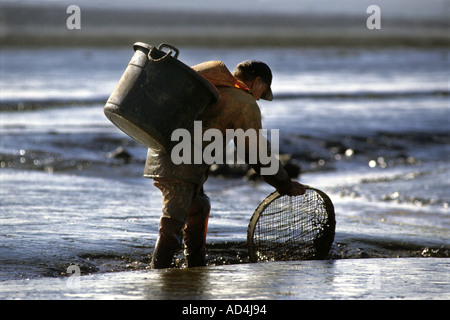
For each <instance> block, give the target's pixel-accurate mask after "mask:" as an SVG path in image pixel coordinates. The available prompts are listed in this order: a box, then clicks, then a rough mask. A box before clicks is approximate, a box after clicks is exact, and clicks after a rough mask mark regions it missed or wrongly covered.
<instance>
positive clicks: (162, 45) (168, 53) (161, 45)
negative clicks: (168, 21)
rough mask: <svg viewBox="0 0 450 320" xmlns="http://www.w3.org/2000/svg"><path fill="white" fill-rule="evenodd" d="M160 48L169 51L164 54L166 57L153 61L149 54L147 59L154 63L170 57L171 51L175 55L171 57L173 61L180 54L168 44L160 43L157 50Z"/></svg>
mask: <svg viewBox="0 0 450 320" xmlns="http://www.w3.org/2000/svg"><path fill="white" fill-rule="evenodd" d="M162 48H169V49H170V50H169V51H168V52H167V53H166V55H165V56H164V57H162V58H159V59H153V58H151V57H150V54H149V56H148V57H149V59H152V60H154V61H159V60H164V59H165V58H167V57H168V56H170V55H171V54H172V50H173V51H175V55H174V56H173V57H174V58H175V59H176V58H178V54H179V53H180V51H179V50H178V49H177V48H175V47H174V46H171V45H170V44H167V43H161V44H160V45H159V46H158V50H161V49H162Z"/></svg>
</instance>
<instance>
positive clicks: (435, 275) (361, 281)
mask: <svg viewBox="0 0 450 320" xmlns="http://www.w3.org/2000/svg"><path fill="white" fill-rule="evenodd" d="M449 266H450V265H449V263H448V259H444V258H435V259H424V258H404V259H356V260H355V259H347V260H329V261H292V262H267V263H258V264H238V265H228V266H215V267H199V268H191V269H167V270H149V271H130V272H116V273H103V274H95V275H90V276H77V275H76V274H74V275H72V276H71V277H69V278H65V279H61V278H41V279H34V280H8V281H4V282H2V286H1V287H0V297H8V298H12V299H42V298H45V299H151V300H157V299H163V300H196V299H199V300H206V299H208V300H223V299H226V300H280V299H282V300H298V299H333V300H335V299H359V300H360V299H399V300H402V299H421V300H423V299H433V300H447V299H449V298H450V295H449V273H448V272H449ZM259 304H264V302H263V301H260V302H259ZM209 305H210V304H209ZM177 306H178V308H176V309H175V310H174V309H173V308H171V309H170V310H168V312H173V314H174V315H179V314H181V312H182V310H183V308H184V307H189V304H188V303H185V304H183V303H178V304H177ZM267 308H270V304H269V305H268V306H267ZM221 309H222V308H218V309H217V312H218V314H219V313H220V312H222V313H224V312H226V309H223V310H222V311H219V310H221Z"/></svg>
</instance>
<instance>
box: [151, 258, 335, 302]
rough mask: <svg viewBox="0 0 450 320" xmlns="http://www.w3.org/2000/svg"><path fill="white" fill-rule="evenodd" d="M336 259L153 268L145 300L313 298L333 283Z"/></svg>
mask: <svg viewBox="0 0 450 320" xmlns="http://www.w3.org/2000/svg"><path fill="white" fill-rule="evenodd" d="M334 264H335V261H334V260H326V261H303V262H297V261H296V262H283V263H277V262H267V263H258V264H241V265H233V266H223V267H199V268H191V269H167V270H152V271H151V272H152V273H153V275H152V276H151V277H150V279H149V281H148V283H147V286H146V290H145V297H146V298H147V299H164V300H170V299H176V300H184V299H242V298H243V297H245V298H246V299H298V297H305V298H313V297H314V292H316V291H317V290H315V289H317V286H320V287H331V286H332V285H333V283H334V282H335V276H336V272H335V268H334Z"/></svg>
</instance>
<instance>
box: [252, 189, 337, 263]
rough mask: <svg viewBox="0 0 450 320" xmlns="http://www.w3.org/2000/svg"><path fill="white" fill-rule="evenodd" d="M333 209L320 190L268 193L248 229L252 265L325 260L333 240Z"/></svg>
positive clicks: (334, 224)
mask: <svg viewBox="0 0 450 320" xmlns="http://www.w3.org/2000/svg"><path fill="white" fill-rule="evenodd" d="M335 228H336V220H335V212H334V206H333V203H332V201H331V199H330V198H329V197H328V195H327V194H325V193H324V192H323V191H321V190H319V189H315V188H312V187H309V186H307V187H306V192H305V194H304V195H300V196H295V197H291V196H286V195H280V194H279V193H278V192H277V191H275V192H273V193H271V194H270V195H269V196H268V197H267V198H266V199H264V200H263V201H262V202H261V203H260V205H259V206H258V207H257V208H256V210H255V212H254V213H253V215H252V218H251V219H250V223H249V225H248V228H247V246H248V253H249V258H250V261H251V262H260V261H292V260H306V259H324V258H326V257H327V256H328V253H329V251H330V249H331V245H332V243H333V241H334V234H335Z"/></svg>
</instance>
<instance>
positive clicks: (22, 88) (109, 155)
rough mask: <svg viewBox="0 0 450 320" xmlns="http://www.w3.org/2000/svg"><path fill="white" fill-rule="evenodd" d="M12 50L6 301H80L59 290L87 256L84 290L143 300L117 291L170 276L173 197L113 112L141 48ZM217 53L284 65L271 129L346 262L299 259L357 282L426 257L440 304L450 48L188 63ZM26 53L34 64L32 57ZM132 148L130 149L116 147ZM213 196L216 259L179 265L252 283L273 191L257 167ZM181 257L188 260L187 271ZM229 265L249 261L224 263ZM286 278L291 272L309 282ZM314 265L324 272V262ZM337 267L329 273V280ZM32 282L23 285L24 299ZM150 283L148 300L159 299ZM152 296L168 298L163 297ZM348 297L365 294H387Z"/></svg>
mask: <svg viewBox="0 0 450 320" xmlns="http://www.w3.org/2000/svg"><path fill="white" fill-rule="evenodd" d="M0 54H1V56H2V61H8V63H3V65H2V77H1V79H0V89H1V90H0V110H1V111H0V134H1V136H0V184H1V185H0V203H1V206H0V212H1V215H0V222H1V223H0V239H1V240H0V266H1V268H0V280H1V281H2V286H1V287H2V289H1V292H2V294H3V296H4V297H6V298H8V297H19V298H20V297H22V298H23V297H26V295H29V297H32V298H38V297H40V296H39V294H38V293H36V292H33V288H36V287H37V286H42V287H41V289H40V290H41V291H42V292H46V293H47V294H48V297H55V298H56V297H58V295H59V297H61V298H63V297H66V298H70V297H73V298H81V297H83V294H80V295H77V294H76V293H75V294H74V295H70V294H69V295H67V296H66V295H65V294H66V293H65V292H64V291H58V290H59V289H58V290H56V291H52V289H51V286H52V285H54V284H56V283H62V282H63V281H65V280H66V279H67V267H68V266H69V265H72V264H76V265H78V266H79V267H80V271H81V274H82V275H88V274H91V276H87V278H84V277H82V278H83V279H86V280H87V279H92V280H95V282H98V285H99V286H100V287H101V289H99V291H89V292H87V293H86V295H85V297H90V298H95V297H96V295H98V296H97V297H98V298H101V297H111V292H115V294H117V295H116V296H114V294H113V296H114V297H122V296H123V297H126V298H128V297H132V294H130V295H128V293H126V294H124V293H123V292H122V291H121V290H122V289H120V288H119V289H117V290H116V291H114V290H115V289H114V287H110V288H107V285H106V283H107V281H108V279H113V278H115V277H117V278H118V279H122V278H123V279H125V280H124V281H125V284H124V286H125V287H127V286H128V284H129V283H132V284H133V283H135V282H137V283H138V284H137V286H140V285H141V284H139V283H140V282H141V281H143V278H146V277H150V279H152V280H151V281H161V279H159V280H155V279H157V278H158V277H159V276H158V275H163V274H165V273H157V272H154V273H146V272H147V271H146V268H147V266H148V261H149V255H150V254H151V252H152V250H153V246H154V243H155V240H156V232H157V226H158V221H159V215H160V206H161V196H160V193H159V191H158V190H157V189H156V188H154V187H153V186H152V184H151V182H152V181H151V180H147V179H144V178H142V171H143V165H144V159H145V155H146V150H145V148H143V147H142V146H140V145H138V144H137V143H135V142H133V141H132V140H131V139H130V138H128V137H127V136H125V135H124V134H123V133H121V132H120V131H119V130H118V129H117V128H115V127H114V126H113V125H112V124H111V123H109V122H108V120H107V119H106V118H105V117H104V115H103V110H102V108H103V104H104V101H106V99H107V97H108V95H109V93H110V92H111V91H112V89H113V88H114V85H115V83H116V82H117V81H118V79H119V77H120V75H121V73H122V72H123V70H124V68H125V67H126V64H127V63H128V61H129V59H130V57H131V54H132V50H131V49H118V50H116V51H115V54H113V55H112V54H110V51H109V50H101V49H55V50H53V49H52V50H50V49H37V50H34V51H33V52H30V51H28V50H14V51H12V50H1V51H0ZM31 57H32V59H31ZM217 57H220V58H221V59H223V60H224V61H225V63H226V64H227V65H228V66H230V67H231V66H233V65H234V64H236V63H237V62H239V61H241V60H244V59H247V58H248V57H254V58H257V59H261V60H264V61H267V63H268V64H269V65H271V67H272V70H273V73H274V75H275V78H274V83H273V91H274V93H275V100H274V101H273V102H270V103H268V102H264V101H260V103H259V104H260V107H261V110H262V115H263V125H264V126H265V127H266V128H276V129H280V138H281V140H280V148H281V151H282V152H283V153H289V154H291V155H292V157H293V159H294V161H295V162H296V163H297V164H299V165H300V166H301V168H302V173H301V174H300V176H299V177H298V178H299V180H300V181H301V182H303V183H305V184H309V185H311V186H314V187H318V188H320V189H323V190H324V191H325V192H327V193H328V194H329V196H330V197H331V199H332V201H333V202H334V204H335V209H336V219H337V227H336V237H335V243H334V245H333V247H332V250H331V252H330V258H331V259H332V260H331V261H322V262H319V261H310V262H298V264H300V265H301V266H304V265H307V264H308V263H311V265H314V266H319V267H317V268H319V269H320V270H322V269H323V270H329V268H331V270H332V271H331V274H332V276H333V275H334V276H336V275H337V278H338V279H340V280H339V281H338V283H342V284H343V283H344V282H345V281H347V280H343V279H347V278H349V275H348V274H345V272H347V271H346V270H347V269H346V268H350V267H352V264H356V265H359V267H358V268H365V267H363V265H361V264H360V263H362V262H358V261H354V260H351V261H349V262H345V261H341V259H351V258H393V257H403V258H405V260H403V259H399V260H379V259H376V260H373V262H371V261H365V262H366V263H369V265H370V264H371V263H374V264H375V265H377V264H380V265H381V266H384V265H383V263H386V266H387V265H389V264H391V263H392V265H391V266H394V265H395V266H397V264H399V265H401V267H402V268H405V269H407V266H408V265H409V266H412V265H414V264H415V263H416V262H417V261H420V263H423V264H420V265H421V267H420V268H423V269H421V270H428V269H429V270H430V272H432V273H433V274H434V276H433V277H435V278H433V279H435V280H433V281H434V282H433V285H432V286H431V287H429V290H431V291H432V292H433V293H429V292H428V293H424V294H423V295H422V293H421V291H417V293H414V292H415V291H414V290H415V289H414V290H412V291H410V292H411V293H409V294H406V293H405V294H404V296H405V297H410V298H418V299H420V298H422V297H425V298H439V297H440V294H439V292H440V293H442V294H445V292H448V291H445V290H443V289H445V287H443V286H442V283H444V284H446V286H447V285H448V277H447V278H446V271H445V270H447V269H446V268H447V264H446V260H445V259H443V260H442V257H448V250H449V246H450V244H449V241H448V239H449V219H448V204H449V201H450V195H449V192H448V190H449V181H450V179H449V161H448V155H449V151H450V149H449V148H450V147H449V146H450V144H449V136H448V127H449V126H448V125H449V120H450V118H449V117H450V115H449V112H448V82H447V80H448V71H447V70H448V55H447V52H446V51H445V50H440V49H432V50H431V49H430V50H425V49H421V50H416V49H395V50H394V49H389V50H376V51H370V50H363V49H342V48H341V49H333V48H324V49H265V50H256V49H252V50H221V49H215V50H206V49H189V48H187V49H181V53H180V59H182V60H183V61H184V62H186V63H187V64H189V65H193V64H196V63H199V62H201V61H205V60H210V59H217ZM23 61H28V62H29V63H28V64H27V65H26V67H25V66H24V65H23V63H22V62H23ZM67 61H71V62H72V63H67ZM17 80H20V81H17ZM119 147H122V148H124V149H125V151H126V152H128V154H129V155H130V157H129V158H127V159H123V158H122V159H121V158H117V157H114V156H113V154H114V152H115V151H116V150H117V148H119ZM206 191H207V193H208V194H209V195H210V197H211V200H212V205H213V209H212V212H211V218H210V224H209V229H208V238H207V246H208V259H209V260H208V261H209V265H210V266H209V267H207V268H205V269H202V270H203V271H187V270H181V271H180V270H179V271H173V272H175V273H176V272H180V275H181V276H180V277H181V278H180V279H181V280H182V279H183V276H182V275H183V274H190V273H189V272H194V273H195V272H200V273H199V274H201V276H202V277H206V278H208V277H209V278H208V279H212V280H214V279H215V277H216V275H217V276H218V275H220V274H221V272H225V273H227V272H231V273H232V274H233V276H236V279H240V277H244V276H245V274H247V275H248V274H249V273H250V270H253V269H255V270H259V269H258V268H262V269H264V268H266V265H261V266H260V265H250V264H246V262H248V257H247V256H246V245H245V241H246V230H247V225H248V221H249V219H250V216H251V214H252V213H253V211H254V209H255V208H256V207H257V205H258V204H259V202H260V201H261V200H263V199H264V198H265V197H266V196H267V195H268V194H269V193H270V192H271V191H272V188H271V187H270V186H268V185H265V184H262V183H261V182H249V181H246V180H245V179H244V178H242V177H239V178H221V177H211V178H210V179H209V180H208V182H207V184H206ZM182 257H183V256H182V254H179V255H178V256H177V259H178V260H177V265H178V266H181V265H182V264H183V258H182ZM406 257H434V258H433V259H427V260H415V259H413V260H410V259H406ZM436 257H440V258H439V259H437V258H436ZM383 261H386V262H383ZM303 263H305V264H303ZM222 264H238V265H237V266H223V267H220V268H219V267H218V266H220V265H222ZM270 266H275V268H277V267H276V266H278V265H276V264H274V265H270ZM280 266H281V265H280ZM290 266H295V263H294V264H293V265H290V264H287V265H283V267H280V270H281V269H283V268H287V269H286V270H294V269H295V268H294V267H292V268H291V267H290ZM330 266H341V267H339V268H341V269H333V268H336V267H330ZM353 266H354V265H353ZM215 268H218V269H215ZM227 268H228V269H227ZM233 268H234V269H233ZM383 268H384V267H383ZM427 268H428V269H427ZM439 269H440V270H441V276H442V277H441V278H440V280H439V277H440V276H439V275H438V274H439V272H438V270H439ZM236 270H237V271H236ZM277 270H278V269H277ZM307 270H313V269H307ZM402 270H403V269H402ZM412 270H416V271H417V272H416V271H414V272H415V273H414V275H415V276H416V275H418V274H419V273H420V272H419V271H418V269H412ZM433 270H435V271H433ZM119 271H120V272H119ZM124 271H128V272H130V271H133V272H130V273H128V272H126V273H123V272H124ZM135 271H136V272H135ZM259 271H261V270H259ZM266 271H267V270H266ZM266 271H264V272H266ZM111 272H114V273H111ZM280 272H281V271H280ZM286 272H287V273H282V274H283V275H284V276H283V277H285V278H284V280H283V279H282V280H283V281H288V280H286V279H290V278H292V277H294V278H295V277H296V274H295V273H289V272H290V271H286ZM302 272H303V275H304V276H308V277H310V276H311V277H313V276H314V272H312V271H311V272H312V273H311V274H310V273H309V272H310V271H308V272H307V274H306V275H305V274H304V272H306V271H305V270H303V271H302ZM327 272H328V271H326V272H325V271H324V272H323V273H317V274H316V276H317V277H318V278H317V279H319V283H320V281H325V280H324V279H323V278H321V277H325V276H323V275H324V274H325V273H327ZM434 272H435V273H434ZM175 273H174V274H175ZM261 273H262V274H264V273H263V271H261ZM342 274H343V275H344V277H343V278H340V277H341V275H342ZM55 277H56V278H55ZM89 277H90V278H89ZM392 277H393V278H394V276H392ZM20 279H32V280H29V281H28V282H21V281H22V280H20ZM308 279H309V278H308ZM321 279H322V280H321ZM411 279H412V276H411ZM419 279H421V278H420V277H419ZM436 279H438V280H436ZM181 280H180V281H181ZM267 280H268V278H267V277H266V278H264V277H263V280H258V281H261V282H264V281H267ZM304 280H305V279H304V278H302V279H301V281H304ZM24 281H26V280H24ZM299 281H300V280H299ZM308 281H309V282H308ZM340 281H344V282H340ZM361 281H362V280H361ZM424 281H425V280H424ZM439 281H441V282H442V283H441V282H439ZM307 282H308V283H311V282H312V281H311V280H307ZM242 283H244V280H242V282H240V280H239V281H237V282H236V283H234V284H236V287H235V289H236V290H237V289H239V290H241V289H242V290H244V288H243V284H242ZM334 283H335V284H336V282H334ZM388 283H390V280H389V281H386V284H388ZM407 283H408V285H411V286H413V284H412V282H409V280H408V282H407ZM25 284H29V287H28V288H29V289H25V287H26V285H25ZM220 285H221V286H223V283H220ZM311 285H313V284H311ZM102 286H103V287H102ZM221 286H216V287H215V288H214V290H213V289H211V287H210V286H207V287H208V288H207V290H205V291H203V292H204V293H202V291H201V290H200V289H198V290H200V291H195V292H197V293H198V297H199V298H208V297H210V298H221V297H230V296H228V294H229V291H227V290H230V291H231V290H232V285H231V287H230V288H229V289H227V290H225V289H224V291H222V292H220V290H219V289H218V288H219V287H221ZM162 287H164V286H162ZM418 287H419V285H418V286H417V287H414V288H418ZM152 288H153V287H152ZM157 288H160V289H161V284H159V285H158V286H157ZM411 288H413V287H411ZM266 289H267V288H266ZM21 290H23V294H20V293H18V292H21ZM139 290H141V289H139ZM139 290H138V292H139V293H138V294H137V297H148V296H146V295H145V294H144V293H142V291H139ZM142 290H144V289H142ZM164 290H168V291H170V290H171V289H170V287H167V288H166V287H164ZM211 290H212V291H211ZM217 290H219V291H217ZM249 290H250V289H249ZM261 290H263V291H264V290H265V289H264V288H260V287H257V286H256V287H255V288H254V291H252V294H255V297H257V292H256V291H258V292H263V291H261ZM277 290H278V291H279V293H276V292H275V293H274V292H272V291H270V292H268V293H262V298H290V297H292V298H302V297H305V296H304V293H303V292H302V291H301V290H300V289H298V288H293V289H292V290H291V291H290V290H285V289H280V288H279V289H277ZM321 290H322V289H318V291H317V297H320V294H323V295H322V297H330V298H345V297H346V296H345V294H346V293H345V292H346V291H345V290H343V289H342V290H341V291H338V293H337V295H336V296H333V295H332V294H331V293H330V294H329V295H328V294H325V293H323V292H324V291H321ZM323 290H325V289H323ZM384 290H385V291H384V293H383V295H381V296H380V297H386V298H389V297H390V296H393V297H403V293H399V292H397V291H396V288H395V286H394V285H392V286H391V285H386V286H385V287H384ZM434 290H435V291H434ZM406 291H407V289H406V288H405V292H406ZM150 292H151V295H152V296H155V297H162V295H163V294H164V291H160V292H159V293H157V292H156V289H150ZM236 292H238V291H236ZM280 292H281V293H280ZM282 292H286V293H287V294H286V295H284V294H283V293H282ZM327 292H328V291H327ZM348 292H349V296H348V297H351V298H353V297H354V298H361V297H362V298H365V297H367V298H372V297H375V298H376V297H377V296H372V295H365V293H364V292H362V291H360V292H357V293H355V294H354V295H353V294H352V293H351V292H352V291H351V290H350V291H348ZM402 292H403V291H402ZM289 293H292V294H289ZM122 294H123V295H122ZM158 294H160V295H158ZM43 295H44V293H43ZM194 298H195V297H194Z"/></svg>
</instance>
